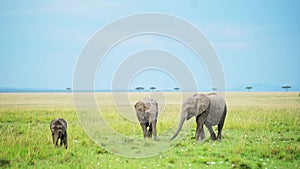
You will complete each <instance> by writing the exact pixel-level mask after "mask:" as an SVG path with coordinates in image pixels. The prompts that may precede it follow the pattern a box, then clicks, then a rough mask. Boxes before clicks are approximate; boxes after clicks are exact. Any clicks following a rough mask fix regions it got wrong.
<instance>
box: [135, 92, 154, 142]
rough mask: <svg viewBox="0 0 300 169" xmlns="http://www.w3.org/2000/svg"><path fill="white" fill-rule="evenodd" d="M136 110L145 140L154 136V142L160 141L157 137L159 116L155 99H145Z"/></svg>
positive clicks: (136, 105)
mask: <svg viewBox="0 0 300 169" xmlns="http://www.w3.org/2000/svg"><path fill="white" fill-rule="evenodd" d="M134 108H135V110H136V116H137V119H138V120H139V122H140V125H141V127H142V130H143V134H144V138H146V137H150V138H151V137H152V134H153V136H154V140H158V138H157V135H156V123H157V116H158V104H157V102H156V101H155V100H154V99H151V98H149V97H145V98H143V99H141V100H140V101H138V102H137V103H136V104H135V105H134Z"/></svg>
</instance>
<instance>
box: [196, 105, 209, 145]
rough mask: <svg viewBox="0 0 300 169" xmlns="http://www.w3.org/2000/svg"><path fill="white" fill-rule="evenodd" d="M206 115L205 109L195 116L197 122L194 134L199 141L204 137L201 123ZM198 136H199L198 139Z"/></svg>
mask: <svg viewBox="0 0 300 169" xmlns="http://www.w3.org/2000/svg"><path fill="white" fill-rule="evenodd" d="M207 115H208V111H205V112H203V113H202V114H200V115H198V116H197V117H196V123H197V128H196V134H195V139H196V141H201V140H202V138H203V139H204V138H205V133H204V129H203V125H204V123H205V121H206V118H207ZM200 136H201V137H200ZM199 138H200V140H199Z"/></svg>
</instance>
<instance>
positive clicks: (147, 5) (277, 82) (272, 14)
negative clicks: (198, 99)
mask: <svg viewBox="0 0 300 169" xmlns="http://www.w3.org/2000/svg"><path fill="white" fill-rule="evenodd" d="M299 11H300V1H298V0H287V1H275V0H274V1H266V2H262V1H260V0H252V1H238V0H229V1H226V2H225V1H224V2H223V1H197V0H188V1H169V0H165V1H151V2H150V1H111V0H110V1H109V0H107V1H79V0H75V1H64V0H58V1H9V0H4V1H1V3H0V18H1V22H0V30H1V31H0V36H1V38H0V50H1V51H2V53H1V57H0V87H13V88H15V87H16V88H55V89H64V88H66V87H71V86H72V81H73V74H74V69H75V66H76V61H77V58H78V57H79V55H80V52H81V50H82V49H83V47H84V45H85V44H86V43H87V41H88V40H89V38H90V37H91V36H92V35H93V34H94V33H95V32H96V31H98V30H99V29H101V28H102V27H104V26H105V25H108V24H109V23H111V22H112V21H115V20H117V19H119V18H122V17H125V16H129V15H133V14H138V13H144V12H158V13H164V14H170V15H173V16H177V17H179V18H182V19H184V20H186V21H188V22H189V23H191V24H193V25H194V26H196V27H197V28H198V29H199V30H201V31H202V32H203V33H204V34H205V36H206V37H207V38H208V39H209V40H210V42H211V43H212V44H213V46H214V48H215V50H216V51H217V53H218V55H219V58H220V61H221V63H222V65H223V69H224V73H225V78H226V88H227V89H237V90H238V89H239V90H240V89H243V88H244V87H245V86H247V85H251V86H253V87H254V90H255V89H257V90H269V89H270V88H272V90H281V89H280V86H282V85H291V86H292V90H295V91H299V90H300V78H299V77H300V76H299V73H300V66H299V63H300V55H299V53H300V48H299V42H300V34H299V30H300V12H299ZM176 43H177V42H174V41H172V39H167V38H165V37H157V36H143V37H136V38H132V39H128V41H125V42H124V43H122V44H120V45H119V46H117V47H116V48H115V49H114V50H112V51H111V53H109V54H108V55H107V56H106V57H105V60H103V62H102V65H100V67H99V70H98V73H97V76H96V78H95V85H96V88H97V89H110V87H111V83H112V79H113V76H114V72H115V69H117V68H118V65H119V64H120V63H121V62H122V60H124V58H126V57H127V56H128V55H129V54H130V53H133V52H135V51H137V50H141V49H148V48H160V49H163V50H167V51H168V50H170V51H172V52H173V53H174V54H175V55H180V56H179V58H180V59H182V61H183V62H184V63H185V64H186V65H188V66H189V67H190V69H191V71H192V72H194V75H195V78H196V80H197V83H198V85H199V88H200V90H209V89H210V88H211V87H212V86H211V84H210V82H209V76H208V75H207V73H206V71H205V68H204V67H203V65H202V64H201V63H199V62H197V61H194V60H193V59H192V57H187V56H188V55H192V53H189V52H190V51H188V50H187V49H185V48H184V47H180V45H178V44H176ZM173 45H177V46H176V49H174V46H173ZM177 47H178V48H177ZM183 53H184V54H186V56H182V54H183ZM110 63H112V64H110ZM145 76H147V77H152V78H150V79H152V80H149V78H148V79H146V78H144V77H145ZM175 80H176V79H175ZM175 80H174V79H172V77H171V76H169V75H168V74H166V73H164V72H159V71H157V70H156V71H143V72H140V73H137V74H136V76H135V77H133V79H132V81H131V83H130V84H129V88H134V87H135V86H138V85H141V86H145V87H146V88H148V87H150V86H156V87H157V88H159V89H170V88H171V89H172V88H174V87H176V85H177V84H176V81H175Z"/></svg>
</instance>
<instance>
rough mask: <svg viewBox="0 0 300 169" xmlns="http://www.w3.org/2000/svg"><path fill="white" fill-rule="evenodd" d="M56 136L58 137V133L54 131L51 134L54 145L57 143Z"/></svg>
mask: <svg viewBox="0 0 300 169" xmlns="http://www.w3.org/2000/svg"><path fill="white" fill-rule="evenodd" d="M58 138H59V135H58V134H57V133H55V134H54V135H52V139H53V144H54V146H57V145H58Z"/></svg>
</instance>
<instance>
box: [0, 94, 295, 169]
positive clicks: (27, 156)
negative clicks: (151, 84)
mask: <svg viewBox="0 0 300 169" xmlns="http://www.w3.org/2000/svg"><path fill="white" fill-rule="evenodd" d="M126 94H127V93H126ZM161 95H162V96H164V100H163V102H164V104H163V105H162V104H161V105H159V107H160V111H161V112H159V113H161V114H160V116H159V117H158V124H157V130H158V131H157V133H158V137H162V134H161V133H163V132H164V131H169V130H171V131H175V130H176V127H177V122H178V118H179V117H180V106H181V102H182V100H181V94H180V93H179V92H170V93H161ZM191 95H192V94H191ZM145 96H149V93H143V92H141V93H129V94H128V98H129V100H131V102H130V103H133V104H134V102H136V101H137V100H138V99H140V98H142V97H145ZM225 97H226V101H227V107H228V112H227V117H226V120H225V125H224V128H223V135H222V141H221V142H218V141H216V142H214V141H211V140H210V139H209V138H208V135H209V134H208V131H207V130H206V131H205V132H206V137H207V138H206V141H204V142H196V141H195V139H194V134H195V118H192V119H191V120H190V121H191V124H192V125H190V126H189V127H188V128H186V131H185V132H181V133H180V135H181V136H182V139H179V140H177V142H175V143H174V144H172V147H171V148H170V149H168V150H167V151H164V152H160V153H158V154H156V155H154V156H151V157H147V158H130V157H125V156H120V155H117V154H115V153H113V152H111V151H109V150H107V149H106V148H105V147H103V146H102V147H101V144H96V143H95V142H94V141H93V139H91V138H90V137H89V136H88V135H87V134H86V132H85V130H84V128H83V127H82V126H81V123H80V120H79V118H78V116H77V112H76V109H75V107H74V103H73V96H72V93H2V94H0V168H195V169H196V168H300V96H299V93H298V92H258V93H256V92H250V93H249V92H229V93H226V94H225ZM111 98H112V95H111V94H110V93H96V94H95V100H97V102H99V104H98V106H99V111H101V115H103V118H104V120H105V121H106V124H107V125H109V126H110V127H111V128H112V129H114V130H116V131H118V133H122V134H124V135H128V136H130V137H134V138H142V130H141V128H140V126H139V124H138V123H134V122H132V121H130V120H126V118H124V116H122V115H121V114H120V113H119V112H118V111H119V110H118V109H117V108H116V104H118V103H116V102H114V101H113V100H112V99H111ZM179 98H180V99H179ZM183 99H184V98H183ZM158 102H159V104H160V102H162V101H161V100H158ZM128 106H129V107H132V106H133V105H128ZM128 111H129V112H130V111H131V112H132V114H133V116H132V117H134V115H135V112H134V109H133V108H132V109H128ZM57 117H62V118H64V119H66V121H67V122H68V142H69V147H68V149H64V148H61V147H54V146H53V144H52V137H51V132H50V129H49V123H50V121H51V120H52V119H54V118H57ZM174 121H175V122H174ZM141 141H142V142H143V141H146V142H147V143H148V144H145V146H147V148H148V149H149V147H150V148H151V146H155V145H158V144H160V141H153V140H150V139H147V140H143V139H141ZM154 142H155V143H154ZM124 144H125V146H124V147H127V148H129V149H130V148H131V147H133V145H132V144H134V143H132V142H130V141H128V142H125V143H124Z"/></svg>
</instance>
